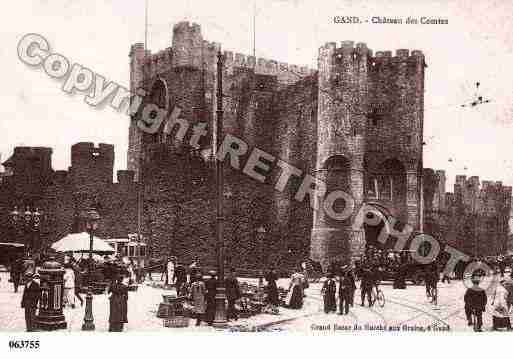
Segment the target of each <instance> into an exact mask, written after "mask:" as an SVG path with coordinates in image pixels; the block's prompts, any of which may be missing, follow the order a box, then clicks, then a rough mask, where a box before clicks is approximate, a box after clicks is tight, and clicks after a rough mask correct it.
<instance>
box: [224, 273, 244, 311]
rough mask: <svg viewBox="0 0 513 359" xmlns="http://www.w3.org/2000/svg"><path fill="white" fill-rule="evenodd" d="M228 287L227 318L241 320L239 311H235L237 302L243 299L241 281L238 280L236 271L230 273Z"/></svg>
mask: <svg viewBox="0 0 513 359" xmlns="http://www.w3.org/2000/svg"><path fill="white" fill-rule="evenodd" d="M225 286H226V299H227V300H228V309H227V318H228V320H230V319H235V320H237V319H239V315H238V313H237V309H235V301H236V300H237V299H239V298H240V297H241V294H240V287H239V281H238V280H237V274H236V273H235V269H234V268H231V270H230V273H229V274H228V277H227V278H226V281H225Z"/></svg>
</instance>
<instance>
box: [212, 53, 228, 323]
mask: <svg viewBox="0 0 513 359" xmlns="http://www.w3.org/2000/svg"><path fill="white" fill-rule="evenodd" d="M223 66H224V56H223V54H222V53H221V51H219V52H218V54H217V123H216V137H215V142H216V143H215V144H214V145H215V147H214V148H215V149H216V157H217V151H219V144H220V143H221V134H222V128H223ZM215 161H216V182H217V191H216V196H217V207H216V249H217V250H216V252H217V253H216V254H217V269H218V273H217V274H218V278H217V288H216V289H217V290H216V297H215V303H216V312H215V316H214V323H213V325H214V326H216V327H218V328H222V327H226V325H227V323H228V319H227V316H226V288H225V285H224V239H223V224H224V215H223V196H224V188H223V187H224V183H223V164H222V162H221V161H220V160H219V158H216V159H215Z"/></svg>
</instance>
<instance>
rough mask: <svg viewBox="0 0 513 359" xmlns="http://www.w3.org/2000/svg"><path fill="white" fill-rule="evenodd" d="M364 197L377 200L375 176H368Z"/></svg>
mask: <svg viewBox="0 0 513 359" xmlns="http://www.w3.org/2000/svg"><path fill="white" fill-rule="evenodd" d="M365 191H366V195H367V197H369V198H378V197H379V194H378V179H377V178H376V177H375V176H369V178H368V179H367V186H366V189H365Z"/></svg>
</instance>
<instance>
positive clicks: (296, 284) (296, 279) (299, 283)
mask: <svg viewBox="0 0 513 359" xmlns="http://www.w3.org/2000/svg"><path fill="white" fill-rule="evenodd" d="M285 303H286V305H287V306H288V307H289V308H291V309H301V308H302V307H303V275H302V274H298V273H294V274H292V276H291V281H290V286H289V291H288V293H287V299H286V301H285Z"/></svg>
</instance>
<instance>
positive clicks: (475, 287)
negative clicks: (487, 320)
mask: <svg viewBox="0 0 513 359" xmlns="http://www.w3.org/2000/svg"><path fill="white" fill-rule="evenodd" d="M479 281H480V280H479V276H476V275H473V276H472V287H471V288H468V289H467V291H466V292H465V295H464V297H463V300H464V302H465V315H466V316H467V322H468V325H469V326H472V325H474V330H475V331H477V332H480V331H482V329H481V328H482V326H483V312H484V311H485V308H486V303H487V300H488V298H487V297H486V293H485V291H484V289H483V288H481V287H479ZM472 316H474V317H475V318H474V319H473V318H472ZM474 320H475V321H476V322H474Z"/></svg>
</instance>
